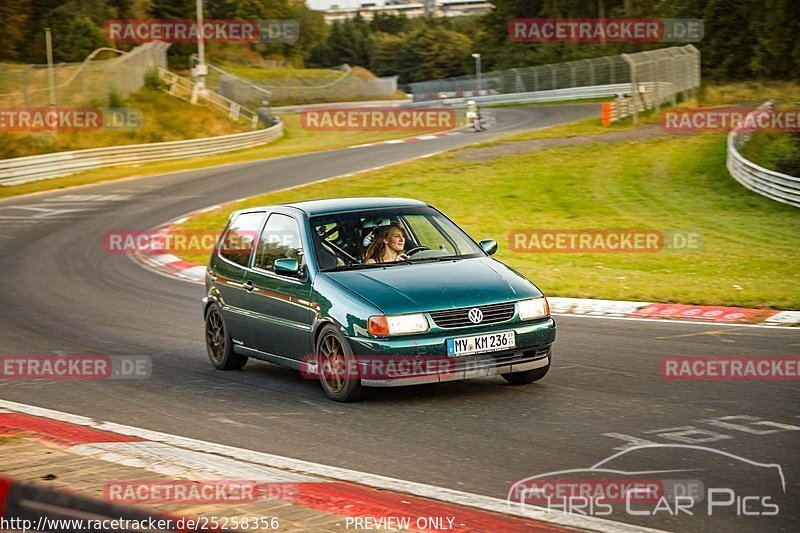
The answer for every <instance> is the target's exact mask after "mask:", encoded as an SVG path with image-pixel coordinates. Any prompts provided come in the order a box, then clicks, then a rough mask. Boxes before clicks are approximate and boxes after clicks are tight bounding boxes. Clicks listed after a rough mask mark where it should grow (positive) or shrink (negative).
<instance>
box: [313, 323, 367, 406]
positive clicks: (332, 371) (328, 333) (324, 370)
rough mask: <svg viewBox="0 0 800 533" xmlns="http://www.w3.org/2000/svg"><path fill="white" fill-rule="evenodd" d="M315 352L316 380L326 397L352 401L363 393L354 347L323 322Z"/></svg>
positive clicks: (333, 328) (339, 400)
mask: <svg viewBox="0 0 800 533" xmlns="http://www.w3.org/2000/svg"><path fill="white" fill-rule="evenodd" d="M315 353H316V354H317V358H318V361H319V364H318V365H317V369H318V370H317V371H318V373H319V382H320V385H322V390H324V391H325V394H327V395H328V398H330V399H331V400H334V401H336V402H352V401H354V400H357V399H358V398H359V397H360V396H361V393H362V390H363V388H362V387H361V378H360V376H358V374H357V372H356V371H354V369H356V368H357V366H356V360H355V357H353V350H352V349H351V348H350V343H348V342H347V339H345V338H344V337H343V336H342V335H341V334H340V333H339V332H338V331H337V330H336V328H335V327H333V326H331V325H325V326H323V327H322V331H321V332H320V334H319V337H318V338H317V346H316V350H315Z"/></svg>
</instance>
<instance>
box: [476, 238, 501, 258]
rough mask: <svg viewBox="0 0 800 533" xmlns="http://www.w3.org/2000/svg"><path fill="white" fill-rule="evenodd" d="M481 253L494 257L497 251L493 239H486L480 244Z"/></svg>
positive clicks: (495, 242)
mask: <svg viewBox="0 0 800 533" xmlns="http://www.w3.org/2000/svg"><path fill="white" fill-rule="evenodd" d="M480 245H481V248H483V251H484V252H486V253H487V254H489V255H494V253H495V252H496V251H497V241H496V240H494V239H486V240H483V241H481V242H480Z"/></svg>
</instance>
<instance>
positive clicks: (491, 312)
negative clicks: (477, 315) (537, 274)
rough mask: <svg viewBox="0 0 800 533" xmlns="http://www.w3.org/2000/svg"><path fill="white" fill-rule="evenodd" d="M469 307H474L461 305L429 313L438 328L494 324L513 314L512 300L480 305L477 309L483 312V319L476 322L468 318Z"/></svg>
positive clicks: (508, 318)
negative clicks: (458, 307) (457, 307)
mask: <svg viewBox="0 0 800 533" xmlns="http://www.w3.org/2000/svg"><path fill="white" fill-rule="evenodd" d="M470 309H475V308H474V307H462V308H460V309H448V310H446V311H433V312H431V313H430V315H431V318H432V319H433V322H434V323H435V324H436V325H437V326H439V327H440V328H461V327H464V326H479V325H482V324H496V323H497V322H505V321H506V320H511V318H512V317H513V316H514V302H507V303H502V304H492V305H480V306H478V307H477V309H480V310H481V313H483V320H481V321H480V322H478V323H477V324H476V323H474V322H472V321H471V320H470V319H469V311H470Z"/></svg>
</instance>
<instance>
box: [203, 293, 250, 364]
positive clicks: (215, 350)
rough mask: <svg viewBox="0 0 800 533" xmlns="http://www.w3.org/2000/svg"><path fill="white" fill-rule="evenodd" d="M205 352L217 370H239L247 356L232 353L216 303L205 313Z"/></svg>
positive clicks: (220, 311) (228, 335)
mask: <svg viewBox="0 0 800 533" xmlns="http://www.w3.org/2000/svg"><path fill="white" fill-rule="evenodd" d="M206 350H207V351H208V358H209V359H210V360H211V364H212V365H214V368H216V369H217V370H239V369H240V368H242V367H243V366H244V365H245V363H247V356H245V355H239V354H238V353H234V351H233V342H231V334H230V332H229V331H228V326H227V324H226V323H225V318H224V317H223V316H222V310H221V309H220V308H219V305H217V304H216V303H212V304H211V305H210V306H208V310H207V311H206Z"/></svg>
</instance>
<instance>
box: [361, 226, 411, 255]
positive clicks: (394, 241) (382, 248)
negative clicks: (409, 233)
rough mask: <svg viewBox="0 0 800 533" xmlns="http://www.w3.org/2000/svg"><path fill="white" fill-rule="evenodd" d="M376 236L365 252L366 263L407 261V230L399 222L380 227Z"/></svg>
mask: <svg viewBox="0 0 800 533" xmlns="http://www.w3.org/2000/svg"><path fill="white" fill-rule="evenodd" d="M376 233H377V234H376V235H375V238H374V239H373V241H372V243H370V245H369V247H368V248H367V251H366V252H364V263H391V262H393V261H405V260H406V259H408V256H407V255H406V254H404V253H403V248H404V247H405V245H406V232H405V230H404V229H403V228H401V227H400V226H398V225H397V224H391V225H389V226H384V227H382V228H378V230H377V231H376Z"/></svg>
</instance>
